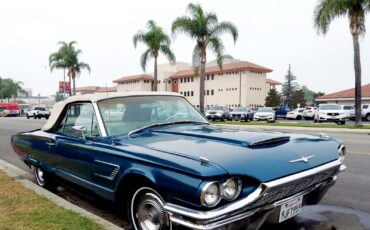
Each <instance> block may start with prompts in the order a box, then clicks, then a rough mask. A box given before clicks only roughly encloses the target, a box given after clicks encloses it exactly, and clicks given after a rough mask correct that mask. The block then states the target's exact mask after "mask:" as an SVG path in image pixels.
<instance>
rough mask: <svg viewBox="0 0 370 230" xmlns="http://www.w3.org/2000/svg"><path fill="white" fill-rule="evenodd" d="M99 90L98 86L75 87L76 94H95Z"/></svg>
mask: <svg viewBox="0 0 370 230" xmlns="http://www.w3.org/2000/svg"><path fill="white" fill-rule="evenodd" d="M98 89H99V86H82V87H76V92H82V91H83V92H86V91H92V92H96V91H97V90H98Z"/></svg>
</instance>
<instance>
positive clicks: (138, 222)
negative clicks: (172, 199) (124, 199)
mask: <svg viewBox="0 0 370 230" xmlns="http://www.w3.org/2000/svg"><path fill="white" fill-rule="evenodd" d="M137 194H138V192H136V193H135V195H137ZM135 197H136V196H134V197H133V205H135V207H134V210H132V211H134V217H135V220H134V222H135V223H134V224H135V229H142V230H162V229H171V224H170V220H169V218H168V215H167V213H166V212H165V210H164V209H163V205H164V203H163V201H162V199H161V198H160V197H159V196H157V195H156V194H154V193H151V192H146V193H144V194H143V195H142V196H141V197H140V198H139V197H138V198H139V199H138V200H137V202H136V201H135Z"/></svg>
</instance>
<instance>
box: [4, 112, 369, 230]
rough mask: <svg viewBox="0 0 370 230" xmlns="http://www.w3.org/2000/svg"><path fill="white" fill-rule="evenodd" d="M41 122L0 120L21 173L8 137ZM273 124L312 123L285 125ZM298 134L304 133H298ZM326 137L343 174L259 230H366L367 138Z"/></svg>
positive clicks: (92, 204) (101, 206) (75, 197)
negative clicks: (341, 156)
mask: <svg viewBox="0 0 370 230" xmlns="http://www.w3.org/2000/svg"><path fill="white" fill-rule="evenodd" d="M45 122H46V120H45V119H41V120H38V119H36V120H34V119H29V120H27V119H26V118H24V117H17V118H1V117H0V158H1V159H3V160H5V161H7V162H10V163H12V164H14V165H16V166H18V167H20V168H22V169H27V167H26V166H25V165H24V164H23V163H22V162H21V161H20V160H19V159H18V157H17V156H16V155H15V154H14V153H13V150H12V149H11V146H10V144H9V141H10V136H11V135H12V134H15V133H17V132H20V131H26V130H33V129H37V128H40V127H42V126H43V124H44V123H45ZM277 122H312V121H286V120H280V119H279V120H278V121H277ZM299 132H303V133H304V132H305V131H304V129H302V130H301V131H299ZM328 134H329V135H331V136H333V137H336V138H338V139H341V140H343V142H344V143H345V144H346V146H347V147H348V152H347V159H346V161H345V162H346V165H347V166H348V169H347V171H345V172H344V173H342V174H341V175H340V176H339V179H338V181H337V184H336V185H335V186H334V187H332V188H331V189H330V190H329V192H328V193H327V194H326V196H325V197H324V199H323V200H322V202H321V205H316V206H307V207H305V208H303V210H302V213H301V214H300V215H298V216H297V217H295V218H293V219H291V220H289V221H287V222H284V223H282V224H279V225H268V224H266V225H264V226H263V229H300V230H301V229H307V230H308V229H321V230H326V229H328V230H329V229H370V199H369V197H370V168H369V165H370V135H368V134H366V133H362V134H359V133H341V132H337V131H335V130H330V131H329V132H328ZM56 193H57V194H58V195H59V196H61V197H63V198H65V199H67V200H69V201H70V202H72V203H74V204H77V205H78V206H80V207H83V208H85V209H88V210H89V211H91V212H93V213H95V214H97V215H99V216H101V217H103V218H105V219H107V220H109V221H111V222H112V223H115V224H117V225H119V226H121V227H125V228H126V227H127V222H126V221H125V220H124V219H121V218H120V217H118V216H117V214H116V213H114V212H112V210H110V208H109V206H107V204H106V203H104V202H101V201H96V200H91V199H89V198H87V197H84V196H83V195H81V194H78V193H76V192H75V191H72V190H70V189H63V188H61V189H59V190H58V191H57V192H56Z"/></svg>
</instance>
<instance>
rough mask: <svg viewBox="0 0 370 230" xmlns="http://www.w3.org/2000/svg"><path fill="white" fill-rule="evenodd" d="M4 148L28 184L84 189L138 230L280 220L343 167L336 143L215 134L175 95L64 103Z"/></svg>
mask: <svg viewBox="0 0 370 230" xmlns="http://www.w3.org/2000/svg"><path fill="white" fill-rule="evenodd" d="M165 109H166V110H168V116H165V114H164V113H161V116H158V111H162V112H163V111H164V110H165ZM107 111H108V112H107ZM110 111H114V112H115V113H114V116H110ZM116 111H119V112H116ZM177 111H181V116H180V115H179V116H174V115H173V114H176V112H177ZM11 145H12V147H13V149H14V151H15V152H16V153H17V154H18V155H19V157H20V158H21V159H22V160H23V161H24V162H25V163H26V164H27V165H28V166H29V167H30V168H31V169H32V171H33V172H34V175H35V178H36V182H37V184H38V185H40V186H43V187H47V186H54V184H55V183H68V184H69V185H70V186H75V188H76V189H84V190H89V191H91V192H93V193H95V194H97V195H99V196H101V197H103V198H105V199H107V200H108V201H112V202H115V203H116V204H117V205H118V206H119V207H125V208H127V214H128V218H129V220H130V222H131V224H132V226H133V228H134V229H139V230H144V229H160V230H163V229H172V228H175V227H177V226H186V227H188V228H190V229H213V228H218V227H222V226H226V227H230V226H231V225H233V224H234V223H235V222H238V221H240V222H242V223H244V224H245V225H249V224H255V225H253V226H260V225H261V224H262V223H263V222H264V221H265V220H267V219H268V221H270V222H283V221H285V220H287V219H289V218H291V217H293V216H295V215H297V214H298V213H299V212H300V210H301V207H302V205H313V204H317V203H318V202H319V201H320V199H321V198H322V197H323V195H324V194H325V193H326V191H327V189H328V188H329V187H330V186H332V185H333V184H334V183H335V182H336V180H337V174H338V173H339V172H341V171H343V170H345V168H346V167H345V166H344V165H343V160H344V157H345V147H344V146H343V145H342V143H341V142H340V141H338V140H337V139H334V138H330V137H329V136H326V135H324V134H319V135H307V134H291V133H278V132H266V133H264V132H256V131H251V132H250V131H239V130H230V129H221V128H218V127H215V126H213V125H211V124H209V123H208V121H207V119H206V118H205V117H203V116H202V115H201V114H200V113H199V112H198V111H197V110H196V109H195V108H194V107H193V106H192V105H191V104H190V103H189V102H188V101H187V100H186V99H185V98H184V97H182V96H181V95H179V94H175V93H159V92H158V93H157V92H147V93H143V92H141V93H109V95H107V94H92V95H80V96H72V97H69V98H68V99H67V100H65V101H63V102H59V103H57V104H56V105H55V106H54V108H53V112H52V114H51V116H50V119H49V120H48V122H47V123H46V124H45V126H44V127H43V128H42V129H39V130H33V131H26V132H22V133H19V134H16V135H13V136H12V138H11ZM244 220H246V221H244ZM240 222H239V224H240Z"/></svg>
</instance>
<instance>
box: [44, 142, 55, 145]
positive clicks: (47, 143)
mask: <svg viewBox="0 0 370 230" xmlns="http://www.w3.org/2000/svg"><path fill="white" fill-rule="evenodd" d="M45 144H46V145H48V146H54V145H55V142H46V143H45Z"/></svg>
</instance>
